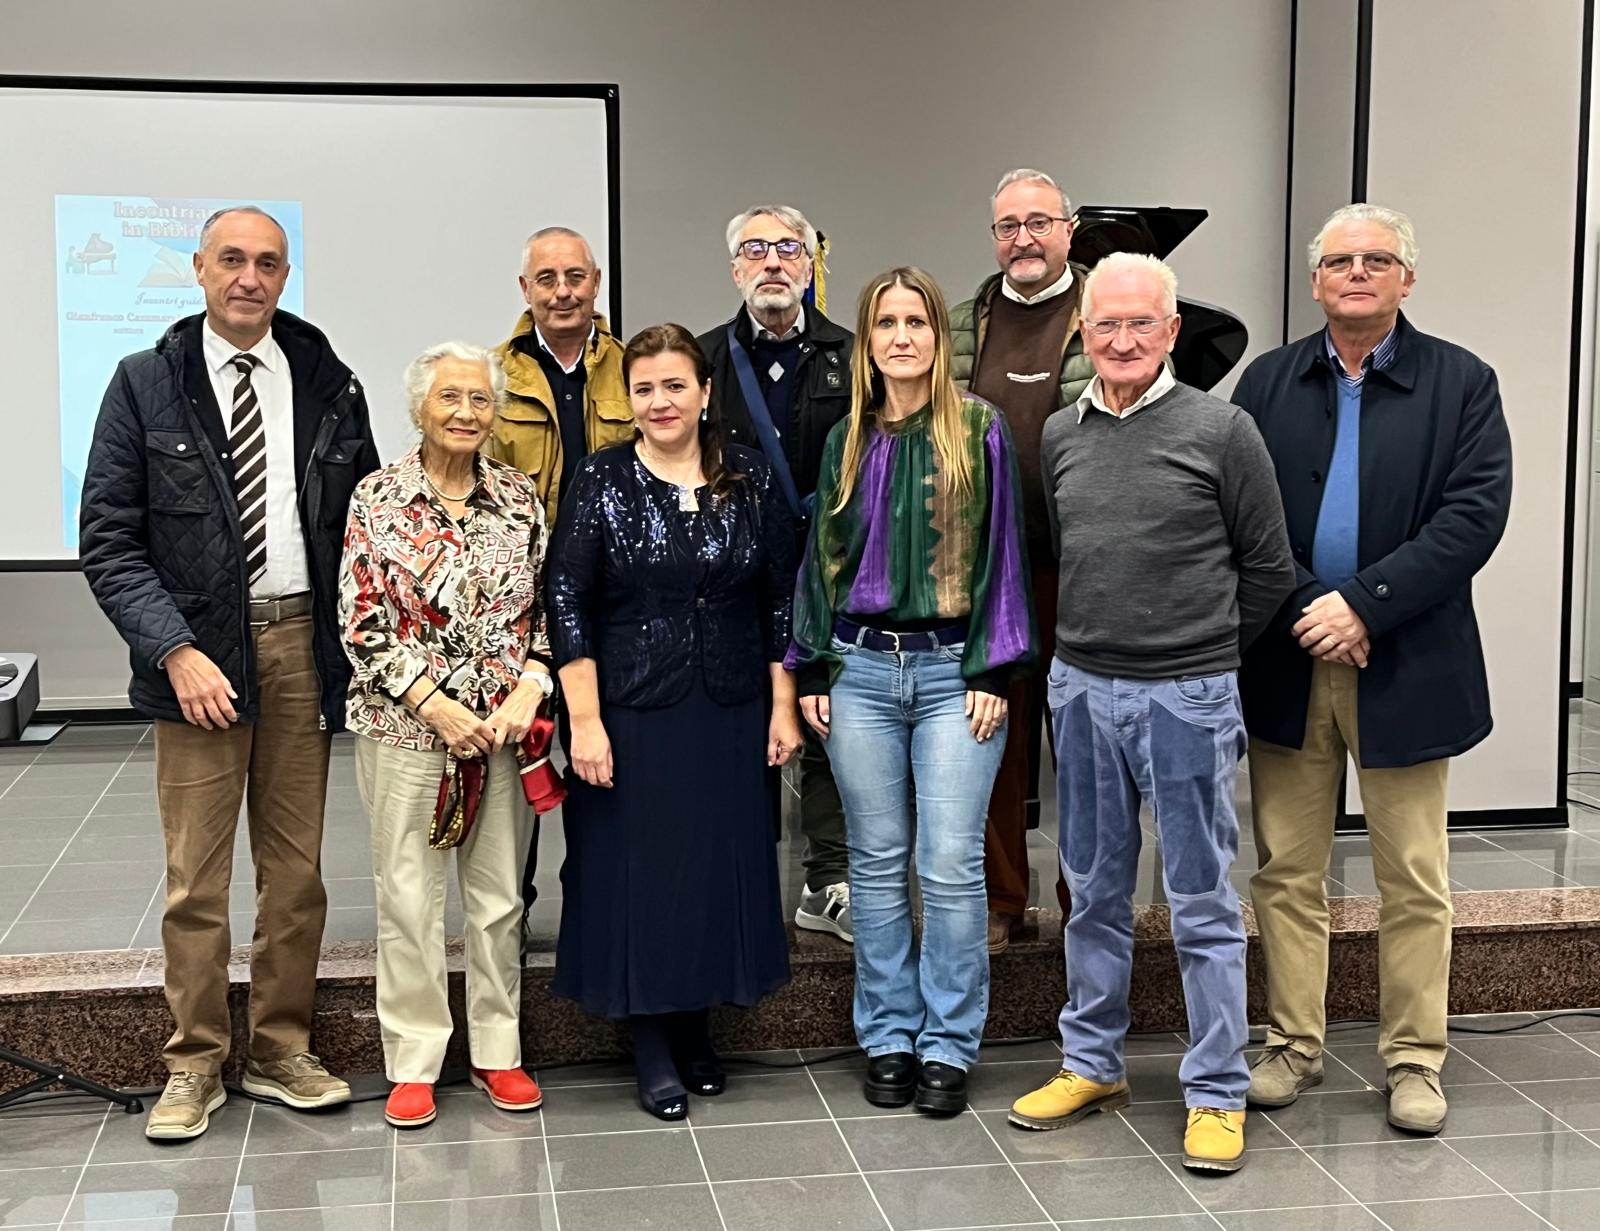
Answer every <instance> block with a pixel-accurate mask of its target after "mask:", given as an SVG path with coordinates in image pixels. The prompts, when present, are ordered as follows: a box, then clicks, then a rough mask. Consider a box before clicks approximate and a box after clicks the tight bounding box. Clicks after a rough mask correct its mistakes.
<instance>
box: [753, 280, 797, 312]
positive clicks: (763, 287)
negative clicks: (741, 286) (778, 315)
mask: <svg viewBox="0 0 1600 1231" xmlns="http://www.w3.org/2000/svg"><path fill="white" fill-rule="evenodd" d="M744 301H745V303H746V304H748V305H749V306H750V307H752V308H755V309H756V310H757V311H760V312H787V311H788V310H789V309H790V308H792V307H794V306H795V305H796V304H798V303H799V302H800V284H799V283H798V282H796V281H793V280H791V279H789V278H788V277H787V276H784V285H783V289H782V290H780V289H778V288H777V287H775V286H773V285H772V284H771V283H770V282H767V281H765V280H764V277H763V278H762V279H752V280H751V281H750V283H749V284H747V286H746V288H745V292H744Z"/></svg>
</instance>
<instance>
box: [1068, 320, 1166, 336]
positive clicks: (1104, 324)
mask: <svg viewBox="0 0 1600 1231" xmlns="http://www.w3.org/2000/svg"><path fill="white" fill-rule="evenodd" d="M1171 319H1172V317H1170V316H1155V317H1151V316H1135V317H1132V318H1130V319H1128V320H1114V321H1084V322H1083V327H1084V328H1085V329H1086V330H1088V331H1089V332H1090V333H1092V334H1094V336H1095V337H1097V338H1113V337H1115V336H1116V335H1117V334H1118V333H1119V332H1121V330H1122V327H1123V326H1124V325H1126V326H1127V327H1128V332H1129V333H1131V334H1134V335H1136V336H1138V337H1141V338H1148V337H1149V336H1150V335H1151V334H1153V333H1154V332H1155V331H1156V330H1157V329H1160V328H1161V326H1163V325H1165V324H1166V323H1167V322H1168V321H1170V320H1171Z"/></svg>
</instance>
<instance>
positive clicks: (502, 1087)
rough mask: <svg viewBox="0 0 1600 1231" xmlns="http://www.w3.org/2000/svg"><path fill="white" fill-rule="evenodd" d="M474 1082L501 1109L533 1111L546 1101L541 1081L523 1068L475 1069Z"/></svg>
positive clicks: (473, 1072)
mask: <svg viewBox="0 0 1600 1231" xmlns="http://www.w3.org/2000/svg"><path fill="white" fill-rule="evenodd" d="M472 1084H473V1085H475V1086H477V1087H478V1089H480V1090H484V1091H487V1092H488V1095H489V1101H490V1102H491V1103H493V1104H494V1105H495V1106H496V1107H498V1108H499V1109H500V1110H501V1111H532V1110H533V1109H534V1108H535V1107H537V1106H539V1104H540V1103H542V1102H544V1095H542V1094H540V1093H539V1083H538V1082H536V1081H534V1080H533V1078H531V1077H529V1076H528V1075H527V1074H526V1073H525V1072H523V1071H522V1070H521V1069H473V1070H472Z"/></svg>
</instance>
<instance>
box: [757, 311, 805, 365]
mask: <svg viewBox="0 0 1600 1231" xmlns="http://www.w3.org/2000/svg"><path fill="white" fill-rule="evenodd" d="M745 311H746V312H749V313H750V334H751V336H752V337H755V338H771V339H772V340H773V341H774V342H787V341H788V340H789V339H790V338H798V337H799V336H800V335H801V334H802V333H804V332H805V329H806V310H805V308H804V307H803V306H802V307H801V308H800V309H799V310H798V312H797V314H796V315H795V318H794V324H792V325H790V326H789V328H787V329H785V330H784V331H783V336H782V337H781V338H780V337H779V336H778V335H777V334H775V333H773V332H772V330H770V329H768V328H767V327H766V326H765V325H763V324H762V323H761V322H760V321H758V320H756V314H755V313H754V312H750V309H749V308H746V309H745ZM774 379H776V377H774Z"/></svg>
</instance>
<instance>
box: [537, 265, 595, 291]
mask: <svg viewBox="0 0 1600 1231" xmlns="http://www.w3.org/2000/svg"><path fill="white" fill-rule="evenodd" d="M593 274H594V270H592V269H569V270H566V271H565V272H564V273H557V272H556V271H555V270H551V269H543V270H540V271H539V272H538V273H537V274H535V275H534V278H533V284H534V285H535V286H537V287H538V288H539V289H540V290H543V291H549V290H554V289H555V286H556V284H557V283H559V282H565V283H566V284H567V285H568V286H570V287H571V288H572V289H573V290H575V291H581V290H582V289H583V287H584V284H585V283H587V282H588V281H589V279H590V277H592V276H593Z"/></svg>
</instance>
